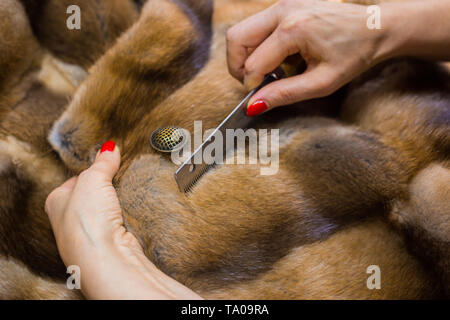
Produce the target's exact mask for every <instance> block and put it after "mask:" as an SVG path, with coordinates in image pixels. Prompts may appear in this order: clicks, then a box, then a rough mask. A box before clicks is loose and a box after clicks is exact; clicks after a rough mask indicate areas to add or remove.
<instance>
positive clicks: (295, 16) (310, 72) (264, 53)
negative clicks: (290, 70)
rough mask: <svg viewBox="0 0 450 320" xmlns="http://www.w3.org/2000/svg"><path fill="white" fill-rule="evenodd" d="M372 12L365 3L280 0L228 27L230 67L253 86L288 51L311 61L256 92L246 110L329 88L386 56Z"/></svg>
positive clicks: (321, 93)
mask: <svg viewBox="0 0 450 320" xmlns="http://www.w3.org/2000/svg"><path fill="white" fill-rule="evenodd" d="M368 17H369V15H368V14H367V12H366V7H365V6H361V5H354V4H342V3H334V2H327V1H315V0H281V1H279V2H278V3H277V4H275V5H273V6H272V7H270V8H268V9H266V10H264V11H262V12H260V13H258V14H256V15H254V16H252V17H250V18H248V19H246V20H244V21H243V22H241V23H239V24H237V25H235V26H234V27H232V28H231V29H229V30H228V34H227V39H228V66H229V70H230V73H231V74H232V75H233V76H234V77H236V78H237V79H239V80H242V81H243V82H244V84H245V86H246V87H247V89H249V90H250V89H252V88H254V87H256V86H257V85H258V84H259V83H261V81H262V80H263V78H264V75H265V74H267V73H270V72H271V71H272V70H274V69H275V68H276V67H278V66H279V65H280V64H281V63H282V62H283V61H284V60H285V59H286V58H287V57H288V56H291V55H294V54H298V53H299V54H300V55H301V56H302V57H303V59H304V60H305V62H306V64H307V69H306V71H305V72H304V73H303V74H301V75H298V76H294V77H291V78H286V79H282V80H279V81H276V82H274V83H272V84H270V85H267V86H266V87H264V88H263V89H261V90H260V91H259V92H258V93H256V94H255V95H254V96H253V98H252V99H251V100H250V102H249V108H248V111H247V113H248V115H250V116H252V115H257V114H259V113H261V112H263V111H265V110H266V109H268V108H269V109H270V108H274V107H278V106H281V105H288V104H292V103H295V102H298V101H302V100H306V99H311V98H316V97H321V96H326V95H328V94H331V93H332V92H333V91H335V90H337V89H338V88H339V87H341V86H342V85H344V84H345V83H347V82H348V81H350V80H351V79H352V78H353V77H355V76H357V75H359V74H360V73H362V72H363V71H365V70H367V69H368V68H370V67H371V66H372V65H374V64H375V63H376V62H377V61H379V60H381V59H383V58H384V57H385V55H386V54H387V52H388V50H387V48H386V49H385V47H384V46H383V45H382V44H383V40H384V35H385V33H384V31H383V30H369V28H368V27H367V19H368ZM255 101H256V102H257V103H256V104H254V105H252V103H253V102H255Z"/></svg>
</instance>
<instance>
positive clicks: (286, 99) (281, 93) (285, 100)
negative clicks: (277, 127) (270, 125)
mask: <svg viewBox="0 0 450 320" xmlns="http://www.w3.org/2000/svg"><path fill="white" fill-rule="evenodd" d="M274 93H275V96H276V97H277V100H279V102H280V103H279V104H280V105H287V104H291V103H293V102H295V100H296V95H295V93H294V92H292V91H291V90H288V89H286V88H284V87H278V88H277V89H276V90H275V92H274Z"/></svg>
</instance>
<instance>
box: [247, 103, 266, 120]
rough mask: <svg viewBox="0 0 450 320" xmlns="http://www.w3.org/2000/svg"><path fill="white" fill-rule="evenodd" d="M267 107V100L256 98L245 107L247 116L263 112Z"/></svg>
mask: <svg viewBox="0 0 450 320" xmlns="http://www.w3.org/2000/svg"><path fill="white" fill-rule="evenodd" d="M267 108H268V106H267V102H265V101H264V100H258V101H255V102H253V103H252V104H251V105H250V106H248V107H247V116H249V117H254V116H257V115H258V114H260V113H263V112H264V111H266V110H267Z"/></svg>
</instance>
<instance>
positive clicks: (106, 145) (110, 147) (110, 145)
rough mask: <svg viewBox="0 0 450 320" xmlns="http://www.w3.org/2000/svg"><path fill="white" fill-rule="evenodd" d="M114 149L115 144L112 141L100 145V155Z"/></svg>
mask: <svg viewBox="0 0 450 320" xmlns="http://www.w3.org/2000/svg"><path fill="white" fill-rule="evenodd" d="M115 148H116V143H115V142H114V141H107V142H105V143H104V144H103V145H102V148H101V149H100V153H103V152H106V151H108V152H113V151H114V149H115Z"/></svg>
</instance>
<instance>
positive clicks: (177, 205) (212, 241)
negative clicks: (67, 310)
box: [0, 0, 449, 299]
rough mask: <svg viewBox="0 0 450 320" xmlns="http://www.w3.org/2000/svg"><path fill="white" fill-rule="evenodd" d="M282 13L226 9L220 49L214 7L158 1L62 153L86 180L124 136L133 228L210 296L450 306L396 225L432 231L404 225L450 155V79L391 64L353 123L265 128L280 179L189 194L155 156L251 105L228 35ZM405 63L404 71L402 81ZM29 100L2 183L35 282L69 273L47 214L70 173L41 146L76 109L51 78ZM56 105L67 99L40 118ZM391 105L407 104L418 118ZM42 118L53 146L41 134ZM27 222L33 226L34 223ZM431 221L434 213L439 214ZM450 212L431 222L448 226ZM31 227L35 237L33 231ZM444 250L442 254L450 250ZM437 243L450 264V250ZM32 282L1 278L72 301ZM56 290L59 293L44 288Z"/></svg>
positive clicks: (89, 94) (301, 112)
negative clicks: (172, 141) (436, 164)
mask: <svg viewBox="0 0 450 320" xmlns="http://www.w3.org/2000/svg"><path fill="white" fill-rule="evenodd" d="M270 3H271V1H256V0H255V1H246V2H242V1H239V0H233V1H230V0H216V1H215V8H214V16H213V19H212V32H213V34H212V36H211V43H210V42H209V37H210V32H211V30H210V22H209V21H210V10H211V7H210V6H209V5H208V1H205V2H196V1H188V0H186V1H182V2H181V1H175V2H171V1H163V0H150V1H148V2H147V4H146V5H145V6H144V8H143V11H142V15H141V17H140V19H139V21H138V22H137V23H136V24H135V25H134V26H133V27H132V28H131V29H130V30H129V31H127V32H126V33H125V34H124V35H123V36H122V37H121V38H120V39H119V40H118V41H117V43H116V44H115V45H113V46H112V47H111V49H110V50H108V51H107V52H106V54H105V55H104V56H103V57H102V58H100V59H99V60H98V61H97V63H96V64H95V65H94V66H93V67H92V68H91V70H90V71H91V74H90V76H89V77H88V79H87V81H85V82H84V83H83V84H82V85H81V87H80V88H79V89H78V91H77V93H76V95H75V96H74V99H73V100H72V101H71V104H70V106H69V107H68V110H67V111H66V112H65V113H64V115H63V116H62V117H61V119H60V120H58V121H57V122H56V124H55V125H54V127H53V131H52V134H51V135H50V141H51V143H52V146H53V147H54V148H55V149H56V150H57V152H58V153H59V155H60V156H61V158H62V159H63V161H64V163H65V165H66V166H67V167H68V168H69V169H71V170H72V171H74V172H79V171H80V170H82V169H83V168H86V167H87V166H88V165H89V164H90V162H91V161H92V158H93V155H95V153H96V151H97V150H98V147H99V144H100V143H101V142H103V141H105V140H107V139H109V138H113V139H115V140H116V141H117V142H118V143H119V146H120V148H121V151H122V153H123V156H124V157H123V166H122V169H121V172H120V175H119V178H118V179H117V181H116V182H117V190H118V194H119V198H120V200H121V203H122V206H123V210H124V217H125V220H126V226H127V227H128V229H129V230H130V231H132V232H133V233H134V234H135V235H136V236H137V237H138V239H139V240H140V241H141V243H142V245H143V247H144V250H145V253H146V255H147V256H148V257H149V259H151V260H152V261H153V262H154V263H155V264H156V265H157V266H158V267H159V268H161V269H162V270H163V271H164V272H166V273H167V274H169V275H171V276H173V277H175V278H176V279H178V280H179V281H181V282H183V283H185V284H186V285H188V286H189V287H191V288H192V289H194V290H196V291H198V292H199V293H200V294H201V295H203V296H205V297H207V298H242V299H251V298H269V299H274V298H279V299H280V298H285V299H289V298H290V299H294V298H295V299H301V298H307V299H312V298H334V299H348V298H360V299H363V298H385V299H386V298H391V299H392V298H411V299H413V298H414V299H418V298H433V297H438V296H439V295H440V294H441V288H440V286H439V283H438V282H437V281H436V279H437V278H436V277H435V276H434V273H433V271H434V270H429V268H426V265H425V267H424V266H423V265H422V264H420V263H419V260H417V259H416V258H414V257H413V256H411V255H410V254H409V253H408V252H407V249H406V247H407V246H410V245H411V241H412V243H415V241H420V239H422V237H409V238H406V240H404V239H403V238H402V237H399V236H398V235H397V234H396V233H395V232H393V230H392V229H391V228H390V227H389V226H388V220H387V219H385V217H387V216H389V217H390V219H391V221H392V220H395V221H397V223H396V225H399V226H400V228H399V230H400V232H403V231H404V230H406V229H407V227H405V226H408V227H409V226H411V225H412V226H413V227H417V226H419V227H423V228H425V227H426V226H427V225H424V224H423V222H420V223H417V222H416V221H415V220H414V219H413V218H410V219H406V220H405V221H413V223H411V224H406V223H405V224H402V223H398V221H401V222H402V221H403V220H401V219H398V218H397V219H395V217H397V216H399V214H398V212H400V213H401V214H402V215H406V216H408V215H411V216H412V217H413V216H414V213H410V212H417V210H416V209H410V208H415V206H416V205H417V204H418V203H420V201H419V200H414V199H415V193H414V192H415V191H414V190H416V189H417V188H416V189H414V187H413V186H414V182H413V184H412V185H411V186H412V187H411V186H410V187H408V183H409V182H410V180H411V179H412V178H413V176H414V175H415V173H416V172H418V171H419V170H420V169H421V168H423V167H425V166H426V165H427V164H429V163H431V162H433V161H436V160H439V159H444V158H445V157H446V147H447V146H448V144H447V138H448V136H449V135H448V123H446V122H445V121H446V120H445V119H447V118H445V115H446V114H447V113H446V110H447V109H446V108H447V106H448V101H449V98H448V96H447V90H448V88H447V87H446V86H445V85H442V84H439V82H438V81H436V83H434V82H433V83H430V84H427V83H426V82H425V81H423V80H422V79H423V77H424V76H426V78H431V79H433V78H435V79H439V80H441V82H440V83H442V81H443V83H445V81H447V82H446V83H449V82H448V79H449V76H448V74H446V73H444V72H443V71H441V70H439V69H437V68H436V67H435V66H434V65H433V64H429V63H426V64H425V63H423V62H417V61H406V62H405V61H400V62H397V63H392V62H390V63H387V64H386V65H384V66H380V67H379V68H378V69H375V70H373V71H371V72H369V73H368V74H367V75H365V76H363V77H362V78H361V79H360V80H357V81H355V82H354V83H353V84H352V85H351V86H350V87H349V89H348V92H347V93H346V98H345V100H344V103H343V105H342V110H341V115H340V117H341V119H344V120H345V121H347V122H349V124H347V125H346V124H343V123H342V122H341V121H340V120H339V119H330V118H328V117H327V116H330V115H334V114H335V113H336V110H337V109H338V107H339V105H338V104H339V102H340V101H339V99H337V97H336V96H334V97H331V98H327V99H319V100H315V101H310V102H305V103H301V104H298V105H297V106H296V107H297V108H296V109H295V110H294V109H293V108H290V109H288V108H285V109H284V110H282V109H279V110H276V111H273V112H271V113H269V114H267V115H265V116H263V117H261V118H259V119H258V120H257V121H255V123H254V124H253V126H254V127H255V128H280V129H281V130H280V142H281V145H280V169H279V172H278V173H277V174H276V175H273V176H260V175H259V169H260V166H259V165H234V166H226V165H223V166H218V167H217V168H215V169H214V170H212V171H211V172H209V173H207V174H206V175H205V176H204V177H203V178H202V179H201V180H200V182H199V183H198V184H197V185H196V186H195V189H194V190H193V192H192V193H191V194H190V195H189V196H187V195H185V194H182V193H180V192H179V191H178V190H177V188H176V185H175V181H174V180H173V173H174V171H175V169H176V166H175V165H174V164H173V163H172V162H170V160H169V159H168V158H167V157H165V156H162V155H161V154H159V153H156V152H155V151H154V150H153V149H151V148H150V146H149V143H148V138H149V135H150V133H151V132H152V131H153V130H154V129H156V128H158V127H162V126H165V125H178V126H181V127H184V128H186V129H189V130H191V131H192V125H193V121H194V120H203V125H204V128H212V127H214V126H216V125H217V124H218V123H219V122H220V120H221V119H223V117H224V116H225V115H226V114H227V113H228V112H229V111H230V110H231V108H232V107H233V106H234V105H235V104H236V103H237V102H238V101H239V100H240V99H242V97H243V96H244V95H245V92H244V89H243V87H242V85H241V84H239V83H238V82H237V81H236V80H234V79H232V78H231V76H230V75H228V72H227V70H226V57H225V32H226V29H227V28H228V27H229V26H230V25H232V24H234V23H236V22H237V21H239V20H240V19H243V18H245V17H246V16H248V15H250V14H252V13H254V12H257V11H259V10H261V9H263V8H265V7H266V6H268V5H269V4H270ZM163 10H164V14H162V11H163ZM32 19H33V18H32ZM173 21H177V23H176V24H175V25H174V23H173ZM150 26H152V27H151V28H150ZM163 31H164V32H163ZM65 45H67V47H64V50H63V51H65V52H66V51H67V52H69V51H70V50H67V49H66V48H70V44H67V43H66V44H65ZM209 50H210V52H208V51H209ZM94 52H95V46H94ZM80 61H81V62H79V63H80V64H82V61H86V60H83V59H82V60H80ZM396 65H397V66H398V65H400V67H397V72H393V68H394V70H395V66H396ZM405 74H406V75H405ZM405 80H408V81H405ZM38 83H39V81H38ZM23 90H25V89H23V88H22V89H21V90H18V92H23ZM26 92H29V93H30V95H29V98H28V99H25V100H24V101H22V103H21V104H19V105H18V106H19V107H18V108H17V107H16V109H17V110H14V111H11V112H10V113H9V114H7V117H6V118H5V120H4V121H3V124H2V126H3V127H4V132H3V133H2V136H1V137H0V157H1V158H0V175H3V176H2V177H5V179H8V183H7V184H5V186H4V188H6V190H0V197H2V200H3V199H7V201H5V202H2V205H1V206H0V212H1V213H2V217H0V228H5V230H6V229H7V230H13V232H12V233H11V234H10V235H9V236H8V237H5V239H0V242H1V243H0V244H1V245H4V247H5V248H6V249H5V251H6V254H7V255H10V256H13V257H14V258H15V259H17V260H20V261H22V262H24V261H25V263H26V265H27V267H28V268H34V269H33V272H39V273H41V274H51V275H52V276H53V277H56V276H58V275H59V276H62V275H63V270H61V271H58V270H59V269H58V270H57V268H58V265H59V264H60V261H59V259H58V258H57V253H56V251H55V247H54V242H53V241H52V240H51V239H48V238H45V237H48V236H49V235H51V233H50V230H49V227H48V222H47V221H46V219H44V220H45V222H43V221H44V220H42V219H43V218H44V217H45V215H44V213H43V210H42V205H43V202H44V199H45V196H46V194H48V192H49V190H51V188H52V187H53V186H54V185H57V184H58V183H60V182H61V181H62V180H63V179H64V177H65V172H64V168H63V167H62V166H61V165H60V164H59V163H58V161H57V159H56V158H55V157H54V155H53V154H52V153H51V152H48V151H49V149H48V146H47V145H46V144H45V143H43V142H42V140H40V138H39V137H41V133H42V134H44V133H46V132H48V128H49V126H50V124H51V123H52V122H53V119H54V117H55V115H57V114H58V113H59V110H60V107H58V105H59V104H60V103H62V102H60V99H61V98H60V96H59V95H58V94H57V93H55V91H52V90H49V88H48V83H46V84H44V85H42V83H41V85H40V86H39V85H37V84H36V83H35V82H33V81H30V84H29V86H28V87H27V89H26ZM430 93H432V94H430ZM413 94H415V95H413ZM33 97H34V98H33ZM413 97H414V99H413ZM372 98H373V99H372ZM40 101H48V102H50V101H51V102H52V103H53V104H52V103H50V104H49V105H47V104H46V103H43V105H42V106H41V107H39V103H40ZM405 101H406V102H405ZM38 102H39V103H38ZM390 103H392V105H394V104H395V105H397V104H400V103H401V104H400V105H402V106H403V108H404V109H403V112H402V115H399V114H398V113H397V111H398V109H394V108H392V107H391V105H390ZM422 105H426V106H427V108H421V106H422ZM374 106H377V107H376V108H375V107H374ZM52 108H54V109H52ZM355 109H357V110H355ZM52 110H54V111H55V112H54V113H53V111H52ZM27 112H29V113H30V115H28V114H27ZM32 115H36V117H35V118H33V116H32ZM50 115H54V116H50ZM443 116H444V117H443ZM21 120H23V122H24V125H23V127H25V124H27V125H26V129H24V130H20V129H18V127H17V124H18V123H20V121H21ZM41 120H42V122H40V121H41ZM34 122H36V124H33V126H35V128H36V129H37V132H38V135H37V136H33V134H32V133H33V131H31V130H30V129H29V128H32V125H31V123H34ZM424 133H426V134H427V135H426V136H424V135H423V134H424ZM422 149H423V150H422ZM420 181H423V179H422V180H421V179H420V178H419V185H420V183H422V182H420ZM439 181H440V180H438V181H437V182H436V183H437V185H439V183H440V182H439ZM442 181H445V180H442ZM433 185H434V184H433ZM411 188H412V189H411ZM11 190H12V192H11ZM433 190H434V189H433ZM410 194H412V196H411V197H410V198H409V199H408V197H409V195H410ZM430 194H431V195H432V196H434V197H435V198H436V197H437V200H438V203H441V202H442V205H445V203H446V202H445V200H446V194H445V193H443V194H441V193H439V194H437V195H436V193H427V194H426V197H429V196H430ZM24 198H29V199H30V202H33V201H35V202H34V203H33V204H32V205H29V206H28V204H27V203H24V202H23V201H19V200H18V199H24ZM33 199H36V200H33ZM430 199H433V198H430ZM439 201H441V202H439ZM433 202H434V201H433ZM391 203H394V206H393V211H392V212H391V214H390V215H389V212H390V211H391ZM405 206H406V209H405ZM424 207H425V208H428V207H427V206H424ZM431 209H432V208H430V210H431ZM17 212H21V214H22V215H30V219H25V220H23V219H19V218H18V215H17ZM421 212H422V211H421ZM423 212H424V213H423V214H427V216H428V212H429V210H428V209H425V211H423ZM435 212H438V211H435ZM443 212H444V214H443V215H439V214H435V215H433V214H432V213H431V214H430V218H432V217H433V216H437V219H438V220H439V219H440V220H439V221H442V219H446V215H445V210H444V211H443ZM36 219H41V220H42V221H41V222H39V223H38V222H36V221H35V220H36ZM22 221H25V223H24V225H26V226H27V228H28V229H30V231H26V230H25V229H23V228H22V227H21V223H23V222H22ZM8 223H9V224H8ZM38 226H39V227H38ZM42 226H44V227H42ZM37 230H39V235H38V236H39V237H41V239H43V240H42V241H40V243H39V244H38V245H37V247H36V248H40V249H41V250H43V249H45V250H48V254H49V256H48V259H50V261H54V267H55V268H56V269H54V270H53V269H52V265H53V264H51V263H50V264H49V265H48V266H46V265H45V264H42V265H40V264H39V263H36V261H34V260H30V259H32V257H34V255H33V254H31V255H30V256H28V255H27V254H26V255H23V254H22V252H26V250H31V252H33V250H35V249H33V248H34V247H33V245H30V244H29V243H27V241H26V240H27V239H30V238H33V237H35V236H36V235H33V234H30V233H27V232H31V233H32V232H36V231H37ZM426 230H427V231H429V233H431V234H434V233H436V232H437V231H436V228H428V229H426ZM437 230H439V231H440V230H441V229H439V228H438V229H437ZM444 231H445V230H444ZM429 233H427V235H428V234H429ZM2 234H4V233H3V232H2ZM444 234H445V232H444ZM42 235H44V236H42ZM437 235H440V233H437ZM418 239H419V240H418ZM439 239H442V237H440V238H439ZM431 243H432V247H433V248H435V247H436V243H439V242H431ZM16 247H17V248H24V249H23V250H22V249H15V248H16ZM437 248H438V249H437V250H438V251H437V252H438V253H439V252H442V250H443V248H444V249H445V247H439V246H437ZM439 250H440V251H439ZM412 252H414V251H412ZM415 253H416V254H417V252H415ZM418 255H419V256H420V254H418ZM30 257H31V258H30ZM437 257H438V259H436V255H433V259H435V260H437V261H439V262H438V263H440V264H439V266H440V268H438V271H439V270H442V267H445V266H446V263H447V262H446V261H447V260H445V259H442V258H441V255H437ZM444 258H445V255H444ZM26 259H28V260H26ZM52 259H53V260H52ZM435 260H433V261H435ZM0 263H2V264H3V263H4V262H3V261H0ZM372 264H376V265H379V266H380V267H381V271H382V289H380V290H373V291H372V290H368V289H367V287H366V283H365V281H366V279H367V278H368V276H369V274H366V273H365V271H366V268H367V267H368V266H369V265H372ZM6 265H7V268H8V270H12V271H11V272H15V271H14V270H16V269H22V268H23V266H21V264H20V263H15V262H12V263H11V262H8V263H7V264H6ZM20 274H23V277H22V278H19V279H18V280H14V283H17V286H18V287H17V288H13V289H11V288H10V287H11V286H13V285H14V284H11V282H10V281H9V282H8V281H6V282H4V281H2V279H0V281H2V283H6V287H3V288H2V289H1V290H0V296H3V297H17V296H18V297H20V295H23V297H25V298H30V297H31V298H33V297H34V296H33V294H36V296H38V297H51V296H52V295H53V294H54V296H55V297H62V296H65V295H66V294H67V292H64V291H65V289H64V288H62V287H61V286H58V285H53V284H52V283H48V282H46V281H43V282H39V283H42V286H43V287H36V286H33V285H30V282H33V283H35V282H34V281H36V280H35V278H36V276H35V275H34V274H33V273H29V272H23V273H20ZM441 275H442V272H441ZM444 276H445V274H444ZM27 279H29V280H27ZM26 285H30V286H32V287H33V288H34V289H32V290H33V294H32V295H31V296H30V295H27V294H24V293H23V292H24V290H22V286H26ZM47 286H48V290H49V291H45V292H43V291H42V288H47ZM59 290H61V292H59ZM16 292H19V294H16ZM49 294H50V295H49Z"/></svg>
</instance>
